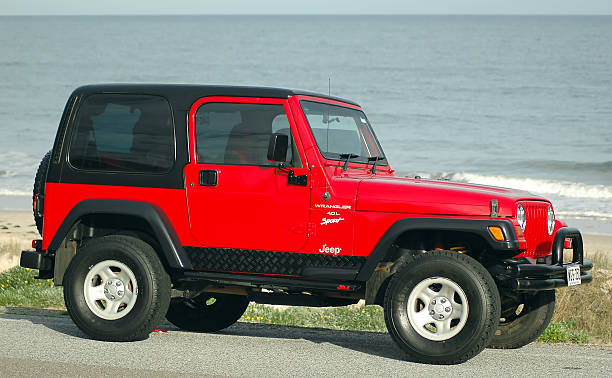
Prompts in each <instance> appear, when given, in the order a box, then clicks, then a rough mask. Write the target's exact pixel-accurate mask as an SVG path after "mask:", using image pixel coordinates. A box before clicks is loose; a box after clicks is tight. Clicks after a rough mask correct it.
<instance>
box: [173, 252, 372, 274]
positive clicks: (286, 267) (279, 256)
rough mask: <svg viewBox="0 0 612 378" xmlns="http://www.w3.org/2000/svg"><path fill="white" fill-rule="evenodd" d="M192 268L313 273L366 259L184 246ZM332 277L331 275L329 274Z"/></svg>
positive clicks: (355, 267)
mask: <svg viewBox="0 0 612 378" xmlns="http://www.w3.org/2000/svg"><path fill="white" fill-rule="evenodd" d="M183 248H184V250H185V252H186V253H187V256H188V258H189V260H190V261H191V264H192V267H193V269H196V270H207V271H216V272H246V273H260V274H282V275H291V276H311V275H312V272H314V271H316V270H319V271H321V272H323V271H327V272H328V273H331V272H333V271H337V272H338V275H339V276H342V278H344V279H346V276H345V275H343V273H346V272H347V271H354V273H357V271H358V270H359V269H360V268H361V266H362V265H363V263H364V262H365V261H366V258H365V257H359V256H333V255H324V254H313V253H296V252H276V251H260V250H252V249H234V248H210V247H183ZM330 278H331V277H330Z"/></svg>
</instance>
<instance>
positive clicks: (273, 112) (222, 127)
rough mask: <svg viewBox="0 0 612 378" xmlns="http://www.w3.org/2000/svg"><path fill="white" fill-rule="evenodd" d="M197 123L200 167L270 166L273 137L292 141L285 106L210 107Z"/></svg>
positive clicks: (289, 158)
mask: <svg viewBox="0 0 612 378" xmlns="http://www.w3.org/2000/svg"><path fill="white" fill-rule="evenodd" d="M195 122H196V123H195V125H196V146H197V147H196V149H197V154H198V163H207V164H235V165H264V166H271V165H274V163H272V162H270V161H269V160H268V158H267V155H268V143H269V141H270V135H272V134H273V133H283V134H286V135H289V136H290V139H291V131H290V128H289V121H288V120H287V115H286V113H285V109H284V108H283V106H282V105H267V104H236V103H208V104H204V105H202V106H201V107H200V108H199V109H198V111H197V112H196V120H195ZM291 150H292V149H289V152H288V154H287V161H288V162H291V161H292V156H293V154H292V151H291ZM294 165H295V164H294Z"/></svg>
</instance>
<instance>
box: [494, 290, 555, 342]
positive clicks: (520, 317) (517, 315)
mask: <svg viewBox="0 0 612 378" xmlns="http://www.w3.org/2000/svg"><path fill="white" fill-rule="evenodd" d="M502 303H503V308H504V309H503V310H502V315H501V316H502V318H501V319H500V322H499V328H498V329H497V331H496V332H495V335H494V336H493V340H492V341H491V345H490V346H491V348H496V349H515V348H520V347H522V346H525V345H527V344H529V343H531V342H533V341H535V340H536V339H537V338H538V337H539V336H540V335H541V334H542V333H543V332H544V331H545V330H546V327H548V324H549V323H550V320H551V319H552V317H553V314H554V313H555V291H554V290H546V291H539V292H536V293H529V294H519V295H518V296H517V297H514V298H504V300H503V301H502Z"/></svg>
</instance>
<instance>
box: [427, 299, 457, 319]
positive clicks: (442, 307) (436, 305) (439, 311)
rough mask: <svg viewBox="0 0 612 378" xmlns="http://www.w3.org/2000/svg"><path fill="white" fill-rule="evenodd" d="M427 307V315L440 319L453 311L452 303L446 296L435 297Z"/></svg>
mask: <svg viewBox="0 0 612 378" xmlns="http://www.w3.org/2000/svg"><path fill="white" fill-rule="evenodd" d="M427 308H428V310H429V315H430V316H431V318H432V319H434V320H442V319H444V318H445V317H447V316H448V315H450V314H451V313H452V312H453V305H452V304H451V301H449V300H448V298H446V297H435V298H434V299H432V300H431V302H430V303H429V306H427Z"/></svg>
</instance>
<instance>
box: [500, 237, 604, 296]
mask: <svg viewBox="0 0 612 378" xmlns="http://www.w3.org/2000/svg"><path fill="white" fill-rule="evenodd" d="M566 238H569V239H571V240H572V250H573V251H572V252H573V253H572V260H571V261H570V262H563V246H564V242H565V239H566ZM572 266H580V280H581V283H582V284H585V283H589V282H591V281H592V280H593V276H592V275H591V273H589V272H588V271H589V270H591V269H592V268H593V263H592V262H591V261H590V260H585V259H584V251H583V246H582V235H581V234H580V231H578V230H577V229H575V228H569V227H563V228H560V229H559V230H558V231H557V234H556V236H555V240H554V242H553V248H552V256H551V261H550V264H511V265H507V266H506V267H505V272H503V273H500V274H499V275H497V278H498V280H500V281H502V282H503V283H504V284H506V285H507V286H510V288H512V289H513V290H516V291H539V290H552V289H556V288H560V287H566V286H568V283H567V269H568V268H569V267H572Z"/></svg>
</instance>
